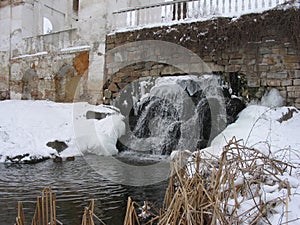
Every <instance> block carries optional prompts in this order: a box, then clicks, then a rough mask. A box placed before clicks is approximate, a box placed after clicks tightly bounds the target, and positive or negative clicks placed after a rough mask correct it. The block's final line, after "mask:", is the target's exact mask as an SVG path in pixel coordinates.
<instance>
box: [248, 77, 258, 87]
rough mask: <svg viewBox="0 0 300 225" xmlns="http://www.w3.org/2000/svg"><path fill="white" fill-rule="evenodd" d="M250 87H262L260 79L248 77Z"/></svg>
mask: <svg viewBox="0 0 300 225" xmlns="http://www.w3.org/2000/svg"><path fill="white" fill-rule="evenodd" d="M247 84H248V87H260V79H258V78H257V79H248V81H247Z"/></svg>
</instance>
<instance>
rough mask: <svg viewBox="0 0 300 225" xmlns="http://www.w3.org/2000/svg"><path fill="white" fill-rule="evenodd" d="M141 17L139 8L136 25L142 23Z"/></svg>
mask: <svg viewBox="0 0 300 225" xmlns="http://www.w3.org/2000/svg"><path fill="white" fill-rule="evenodd" d="M140 20H141V17H140V10H139V9H138V10H137V11H136V26H139V25H140V24H141V21H140Z"/></svg>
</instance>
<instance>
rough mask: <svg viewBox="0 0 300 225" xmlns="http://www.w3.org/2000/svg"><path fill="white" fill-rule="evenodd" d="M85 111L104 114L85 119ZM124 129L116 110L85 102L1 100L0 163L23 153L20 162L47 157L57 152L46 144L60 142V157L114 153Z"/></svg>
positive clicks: (121, 117)
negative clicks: (63, 144) (64, 145)
mask: <svg viewBox="0 0 300 225" xmlns="http://www.w3.org/2000/svg"><path fill="white" fill-rule="evenodd" d="M88 111H94V112H99V113H102V114H107V116H106V118H104V119H101V120H97V119H87V118H86V113H87V112H88ZM124 132H125V124H124V123H123V116H122V115H120V114H119V112H118V110H117V109H114V108H112V107H106V106H104V105H99V106H93V105H90V104H88V103H54V102H51V101H22V100H21V101H20V100H8V101H2V102H0V162H5V161H7V159H8V158H11V159H12V158H14V157H16V156H24V157H23V158H22V159H21V161H30V160H33V159H42V158H48V157H51V156H52V155H58V154H59V153H58V152H57V150H55V148H53V147H51V146H49V144H48V146H47V143H51V142H63V143H65V144H66V145H67V146H68V147H67V148H66V149H64V150H63V151H62V152H61V153H60V156H61V157H68V156H74V155H82V154H84V153H86V152H92V153H94V154H98V155H113V154H116V153H117V152H118V151H117V149H116V142H117V138H118V137H120V136H121V135H122V134H123V133H124Z"/></svg>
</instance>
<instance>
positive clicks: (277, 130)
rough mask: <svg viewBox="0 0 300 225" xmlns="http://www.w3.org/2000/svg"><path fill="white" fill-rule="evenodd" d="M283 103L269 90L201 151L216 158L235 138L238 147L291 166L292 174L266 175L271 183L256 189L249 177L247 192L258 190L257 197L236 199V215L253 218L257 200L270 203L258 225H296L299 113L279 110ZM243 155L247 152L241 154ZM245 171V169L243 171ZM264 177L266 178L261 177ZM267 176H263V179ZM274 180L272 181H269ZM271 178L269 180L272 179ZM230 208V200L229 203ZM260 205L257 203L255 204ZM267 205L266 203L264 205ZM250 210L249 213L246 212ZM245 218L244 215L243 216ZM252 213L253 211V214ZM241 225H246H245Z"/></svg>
mask: <svg viewBox="0 0 300 225" xmlns="http://www.w3.org/2000/svg"><path fill="white" fill-rule="evenodd" d="M282 100H283V99H282V98H281V97H280V95H279V92H278V91H277V90H275V89H272V90H271V91H270V92H269V93H268V94H267V95H265V96H264V97H263V99H262V101H261V102H259V103H257V104H249V105H248V106H247V108H246V109H244V110H243V111H242V112H241V113H240V114H239V116H238V119H237V121H236V122H235V123H233V124H231V125H229V126H228V127H227V128H226V129H225V130H224V131H223V132H222V133H221V134H219V135H218V136H217V137H216V138H214V140H213V141H212V143H211V146H210V147H208V148H206V149H205V151H208V152H209V153H213V154H214V155H217V156H218V155H220V153H221V151H222V149H223V147H224V146H225V145H226V144H228V142H229V141H230V140H231V139H232V138H233V137H235V138H236V140H240V142H239V143H240V144H242V145H245V146H247V147H250V148H254V149H257V150H258V151H260V152H262V153H263V154H264V155H265V156H268V157H270V158H272V159H276V160H279V161H281V162H284V163H289V164H290V165H293V166H294V168H293V170H292V172H291V173H290V172H289V173H288V172H285V173H284V174H282V175H280V174H278V175H274V174H269V179H270V180H272V179H273V178H274V177H276V179H278V180H276V179H275V180H274V181H273V183H272V182H271V184H267V182H268V181H267V180H268V179H267V180H266V181H265V182H266V183H261V184H260V185H258V186H256V185H253V184H251V180H253V179H254V178H253V177H251V176H250V175H249V177H247V176H246V177H247V178H248V179H249V182H250V183H249V185H253V187H252V186H251V187H250V188H253V192H254V190H259V193H260V194H259V197H255V198H252V197H249V196H248V197H249V198H247V197H246V196H242V195H241V196H237V199H238V201H239V204H240V207H238V209H237V211H236V213H237V215H250V214H252V213H253V215H255V212H254V211H255V209H256V205H255V204H257V202H255V199H256V201H258V199H262V201H265V202H273V205H272V204H271V205H270V207H269V208H268V209H266V210H267V211H266V215H265V216H266V218H268V219H267V220H268V221H267V220H266V219H265V220H264V222H263V221H261V223H262V224H289V225H292V224H293V225H297V224H300V213H299V210H300V190H299V187H300V180H299V178H300V169H299V168H300V167H299V165H300V154H299V153H300V137H299V130H300V111H299V110H298V109H296V108H294V107H283V106H280V105H282V103H283V101H282ZM245 151H247V150H245ZM245 169H246V168H245ZM265 175H266V174H265ZM266 176H267V175H266ZM273 176H274V177H273ZM272 177H273V178H272ZM244 179H245V176H244V177H243V176H242V173H241V174H240V177H237V178H236V180H235V182H236V183H239V182H240V181H241V180H243V182H247V181H244ZM279 180H281V181H284V182H288V183H289V185H288V187H283V186H281V185H279V184H278V183H277V182H279ZM231 203H233V205H234V200H233V199H232V202H231ZM259 204H261V203H259ZM265 204H267V203H265ZM251 208H252V210H250V209H251ZM247 210H249V211H248V214H245V213H247ZM253 210H254V211H253ZM256 213H257V212H256ZM245 224H249V223H247V222H246V221H245Z"/></svg>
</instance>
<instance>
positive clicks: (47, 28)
mask: <svg viewBox="0 0 300 225" xmlns="http://www.w3.org/2000/svg"><path fill="white" fill-rule="evenodd" d="M52 31H53V25H52V23H51V21H50V20H49V19H48V18H47V17H43V34H50V33H52Z"/></svg>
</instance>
